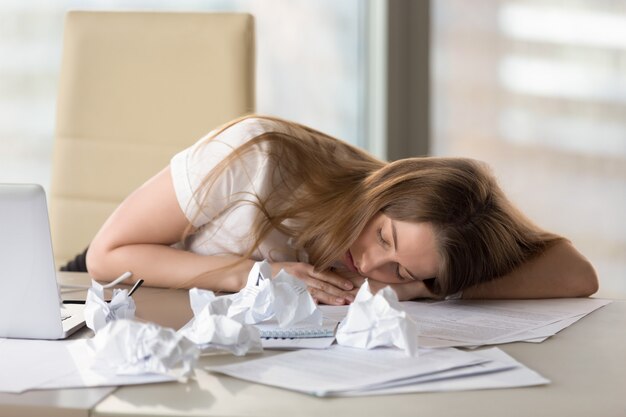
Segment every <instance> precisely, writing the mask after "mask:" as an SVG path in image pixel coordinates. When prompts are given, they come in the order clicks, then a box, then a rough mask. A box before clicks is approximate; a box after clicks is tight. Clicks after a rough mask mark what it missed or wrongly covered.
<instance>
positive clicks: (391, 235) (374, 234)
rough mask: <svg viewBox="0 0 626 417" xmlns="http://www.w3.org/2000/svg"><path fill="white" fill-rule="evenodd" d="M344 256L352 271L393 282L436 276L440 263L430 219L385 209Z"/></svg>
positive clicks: (343, 258) (373, 219)
mask: <svg viewBox="0 0 626 417" xmlns="http://www.w3.org/2000/svg"><path fill="white" fill-rule="evenodd" d="M341 260H342V262H343V263H344V264H345V265H346V267H347V268H348V269H349V270H350V271H352V272H355V273H358V274H359V275H361V276H363V277H366V278H371V279H373V280H376V281H381V282H386V283H390V284H393V283H402V282H410V281H416V280H417V281H423V280H426V279H430V278H435V277H436V276H437V275H438V269H439V264H440V263H439V261H440V259H439V253H438V252H437V246H436V241H435V234H434V230H433V226H432V225H431V224H430V223H410V222H402V221H398V220H392V219H391V218H389V217H387V216H386V215H384V214H382V213H379V214H377V215H376V216H374V218H372V220H370V221H369V223H368V224H367V225H366V226H365V228H364V229H363V231H362V232H361V234H360V235H359V237H358V238H357V239H356V241H355V242H354V243H353V244H352V246H351V247H350V249H349V250H348V252H346V253H345V254H344V256H343V257H342V259H341Z"/></svg>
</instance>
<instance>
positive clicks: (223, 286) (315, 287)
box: [87, 168, 353, 304]
mask: <svg viewBox="0 0 626 417" xmlns="http://www.w3.org/2000/svg"><path fill="white" fill-rule="evenodd" d="M187 225H188V220H187V218H186V217H185V215H184V213H183V211H182V210H181V208H180V206H179V204H178V201H177V199H176V194H175V191H174V186H173V183H172V178H171V175H170V170H169V168H166V169H164V170H163V171H161V172H160V173H158V174H157V175H155V176H154V177H153V178H152V179H150V180H149V181H148V182H146V183H145V184H144V185H143V186H141V187H140V188H139V189H137V190H136V191H135V192H133V193H132V194H131V195H130V196H129V197H128V198H127V199H126V200H124V202H123V203H122V204H121V205H120V206H119V207H118V208H117V209H116V210H115V212H114V213H113V214H112V215H111V217H109V219H108V220H107V221H106V222H105V223H104V225H103V226H102V228H101V229H100V231H99V232H98V233H97V234H96V236H95V237H94V239H93V241H92V243H91V245H90V246H89V251H88V252H87V267H88V269H89V273H90V275H91V276H92V277H93V278H95V279H98V280H104V281H109V280H112V279H114V278H115V277H117V276H119V275H121V274H122V273H123V272H125V271H132V272H133V276H134V277H135V278H136V279H138V278H142V279H143V280H144V281H145V283H146V285H151V286H156V287H169V288H181V287H182V288H188V287H193V286H197V287H201V288H206V289H211V290H214V291H227V292H235V291H239V290H240V289H241V288H243V287H244V286H245V285H246V281H247V277H248V273H249V271H250V269H251V268H252V265H253V264H254V262H255V261H254V260H252V259H245V260H242V259H241V258H239V257H237V256H205V255H198V254H195V253H192V252H188V251H185V250H181V249H176V248H173V247H171V245H172V244H174V243H176V242H178V241H180V238H181V236H182V234H183V232H184V230H185V228H186V227H187ZM237 261H240V262H237ZM233 264H236V266H234V267H230V268H226V269H220V268H222V267H226V266H231V265H233ZM282 268H285V269H286V270H287V271H288V272H290V273H292V274H293V275H295V276H297V277H298V278H300V279H302V280H303V281H305V282H306V283H307V285H308V287H309V291H310V292H311V294H312V295H313V296H314V297H315V298H316V299H317V300H319V301H320V302H323V303H326V304H344V303H348V302H350V301H351V300H352V298H353V293H352V292H350V291H349V290H351V289H352V288H353V285H352V283H351V282H350V281H349V280H347V279H345V278H343V277H340V276H339V275H337V274H334V273H332V272H327V273H324V272H320V273H317V272H315V271H314V270H313V267H312V266H311V265H308V264H303V263H298V262H280V263H276V264H274V269H275V271H274V272H275V273H277V272H278V270H280V269H282ZM214 270H217V271H215V272H211V271H214ZM195 277H199V278H198V279H194V280H192V278H195Z"/></svg>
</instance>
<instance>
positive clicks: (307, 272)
mask: <svg viewBox="0 0 626 417" xmlns="http://www.w3.org/2000/svg"><path fill="white" fill-rule="evenodd" d="M273 266H274V269H279V268H280V269H285V270H286V271H287V272H288V273H289V274H291V275H293V276H295V277H297V278H299V279H301V280H302V281H304V282H305V283H306V285H307V287H308V291H309V293H310V294H311V296H312V297H313V299H315V300H316V301H317V302H319V303H323V304H331V305H344V304H349V303H351V302H352V301H354V296H355V294H356V291H357V289H358V288H357V287H355V284H354V283H353V282H352V281H351V280H350V279H348V278H345V277H342V276H341V275H339V274H337V273H335V272H333V271H321V272H318V271H315V269H314V268H313V266H312V265H309V264H306V263H302V262H282V263H276V264H274V265H273ZM277 272H278V271H275V273H277Z"/></svg>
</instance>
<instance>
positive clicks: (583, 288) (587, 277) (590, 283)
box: [577, 261, 600, 297]
mask: <svg viewBox="0 0 626 417" xmlns="http://www.w3.org/2000/svg"><path fill="white" fill-rule="evenodd" d="M577 281H578V282H579V292H580V293H579V295H578V296H579V297H589V296H591V295H593V294H595V293H596V292H598V289H599V287H600V285H599V283H598V274H597V273H596V270H595V268H594V267H593V265H591V263H590V262H589V261H585V262H584V263H583V264H582V265H581V267H580V268H579V271H578V279H577Z"/></svg>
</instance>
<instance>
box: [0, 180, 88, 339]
mask: <svg viewBox="0 0 626 417" xmlns="http://www.w3.org/2000/svg"><path fill="white" fill-rule="evenodd" d="M83 309H84V306H83V305H67V306H65V307H64V306H63V304H62V303H61V297H60V294H59V288H58V285H57V280H56V268H55V265H54V254H53V252H52V241H51V238H50V225H49V222H48V208H47V205H46V194H45V191H44V189H43V188H42V187H41V186H40V185H35V184H0V337H10V338H24V339H63V338H65V337H67V336H69V335H70V334H71V333H73V332H74V331H76V330H78V329H79V328H80V327H82V326H83V324H84V317H83Z"/></svg>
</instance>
